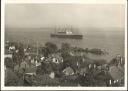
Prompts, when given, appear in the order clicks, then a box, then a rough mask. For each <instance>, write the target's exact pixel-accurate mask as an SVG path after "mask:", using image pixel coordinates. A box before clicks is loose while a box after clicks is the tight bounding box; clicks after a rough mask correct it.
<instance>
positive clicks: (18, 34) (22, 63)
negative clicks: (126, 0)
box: [1, 3, 127, 88]
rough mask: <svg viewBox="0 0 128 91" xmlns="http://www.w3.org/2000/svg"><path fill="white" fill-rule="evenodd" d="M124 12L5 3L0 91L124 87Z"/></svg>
mask: <svg viewBox="0 0 128 91" xmlns="http://www.w3.org/2000/svg"><path fill="white" fill-rule="evenodd" d="M125 8H126V7H125V4H113V3H112V4H111V3H107V4H102V3H93V4H91V3H18V4H17V3H6V4H5V9H4V43H3V44H4V49H3V50H4V55H3V56H4V57H3V58H4V59H3V60H1V61H3V65H4V66H3V67H4V68H3V69H2V70H3V71H4V72H3V73H4V74H3V75H4V76H3V77H4V78H3V80H4V82H3V83H4V87H47V88H48V87H67V88H68V87H81V88H82V87H125V86H126V85H125V84H126V81H125V80H126V77H125V75H126V71H125V70H126V69H127V67H126V61H127V59H126V51H127V50H126V49H125V48H126V47H125V45H126V44H125V43H126V42H125V40H126V39H125V38H126V37H125V36H126V34H125V33H126V31H125Z"/></svg>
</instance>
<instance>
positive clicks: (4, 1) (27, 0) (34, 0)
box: [1, 0, 127, 90]
mask: <svg viewBox="0 0 128 91" xmlns="http://www.w3.org/2000/svg"><path fill="white" fill-rule="evenodd" d="M8 1H10V2H7V0H2V1H1V3H2V4H1V12H2V13H1V31H2V32H1V90H127V1H126V0H125V2H116V3H114V4H124V5H125V85H124V87H5V86H4V73H5V72H4V71H3V70H4V61H3V60H4V40H5V4H13V3H17V4H18V3H20V4H21V3H40V2H39V1H41V3H42V4H45V3H83V4H87V1H88V2H89V1H92V0H87V1H86V2H85V1H83V0H68V1H67V0H66V1H67V2H65V1H64V0H61V1H63V2H60V1H58V0H19V2H18V0H17V2H16V0H8ZM11 1H12V2H11ZM23 1H25V2H23ZM73 1H75V2H73ZM81 1H82V2H81ZM94 1H96V0H93V1H92V2H89V3H91V4H99V3H101V4H113V3H112V2H110V1H109V2H108V3H107V2H103V3H102V2H100V1H101V0H99V2H97V3H96V2H95V3H94ZM102 1H103V0H102ZM122 1H123V0H122Z"/></svg>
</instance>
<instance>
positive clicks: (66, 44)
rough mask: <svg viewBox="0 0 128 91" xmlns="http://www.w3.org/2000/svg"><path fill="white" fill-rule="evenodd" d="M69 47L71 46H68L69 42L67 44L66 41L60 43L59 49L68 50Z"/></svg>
mask: <svg viewBox="0 0 128 91" xmlns="http://www.w3.org/2000/svg"><path fill="white" fill-rule="evenodd" d="M70 48H71V46H70V44H68V43H62V45H61V50H62V51H67V50H69V49H70Z"/></svg>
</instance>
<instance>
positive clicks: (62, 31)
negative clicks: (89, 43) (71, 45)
mask: <svg viewBox="0 0 128 91" xmlns="http://www.w3.org/2000/svg"><path fill="white" fill-rule="evenodd" d="M51 37H56V38H70V39H82V38H83V35H82V34H78V33H75V32H73V29H72V28H59V29H56V30H55V32H54V33H51Z"/></svg>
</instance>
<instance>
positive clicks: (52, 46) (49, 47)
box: [45, 42, 58, 53]
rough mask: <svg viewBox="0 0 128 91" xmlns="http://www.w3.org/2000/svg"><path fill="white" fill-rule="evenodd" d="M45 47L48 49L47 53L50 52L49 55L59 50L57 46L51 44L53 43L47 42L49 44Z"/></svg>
mask: <svg viewBox="0 0 128 91" xmlns="http://www.w3.org/2000/svg"><path fill="white" fill-rule="evenodd" d="M45 47H46V49H47V52H49V53H53V52H56V51H57V49H58V48H57V46H56V44H54V43H51V42H47V43H46V44H45Z"/></svg>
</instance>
